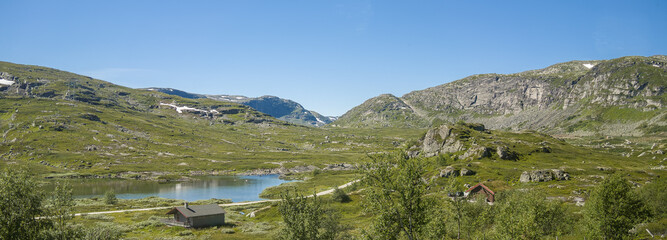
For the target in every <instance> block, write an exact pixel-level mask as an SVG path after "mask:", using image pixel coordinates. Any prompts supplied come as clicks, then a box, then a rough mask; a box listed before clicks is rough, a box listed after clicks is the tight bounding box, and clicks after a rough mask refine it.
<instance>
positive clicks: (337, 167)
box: [323, 163, 357, 171]
mask: <svg viewBox="0 0 667 240" xmlns="http://www.w3.org/2000/svg"><path fill="white" fill-rule="evenodd" d="M354 169H357V167H355V166H354V165H352V164H349V163H334V164H327V165H326V167H324V168H323V170H330V171H343V170H354Z"/></svg>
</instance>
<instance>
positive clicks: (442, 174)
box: [440, 166, 456, 177]
mask: <svg viewBox="0 0 667 240" xmlns="http://www.w3.org/2000/svg"><path fill="white" fill-rule="evenodd" d="M450 176H452V177H453V176H456V170H455V169H454V167H452V166H447V167H446V168H445V169H443V170H442V171H440V177H450Z"/></svg>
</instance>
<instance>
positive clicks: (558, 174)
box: [551, 169, 570, 181]
mask: <svg viewBox="0 0 667 240" xmlns="http://www.w3.org/2000/svg"><path fill="white" fill-rule="evenodd" d="M551 173H553V177H554V179H556V180H559V181H561V180H570V174H569V173H566V172H565V171H563V170H560V169H551Z"/></svg>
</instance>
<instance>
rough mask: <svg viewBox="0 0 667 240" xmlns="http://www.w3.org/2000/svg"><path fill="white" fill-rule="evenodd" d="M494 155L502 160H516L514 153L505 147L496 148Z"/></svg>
mask: <svg viewBox="0 0 667 240" xmlns="http://www.w3.org/2000/svg"><path fill="white" fill-rule="evenodd" d="M496 154H498V157H499V158H500V159H504V160H515V159H516V158H517V156H516V153H514V152H512V151H510V150H509V148H508V147H506V146H498V147H497V148H496Z"/></svg>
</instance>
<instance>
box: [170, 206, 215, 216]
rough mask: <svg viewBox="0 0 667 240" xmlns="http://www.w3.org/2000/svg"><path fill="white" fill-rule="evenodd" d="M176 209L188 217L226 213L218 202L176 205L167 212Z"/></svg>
mask: <svg viewBox="0 0 667 240" xmlns="http://www.w3.org/2000/svg"><path fill="white" fill-rule="evenodd" d="M176 211H178V212H180V213H181V214H183V216H185V217H186V218H191V217H201V216H209V215H219V214H225V213H226V212H225V210H224V209H222V208H221V207H220V206H218V205H217V204H208V205H190V206H188V207H187V208H186V207H175V208H172V209H171V210H169V212H167V214H174V213H176Z"/></svg>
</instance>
